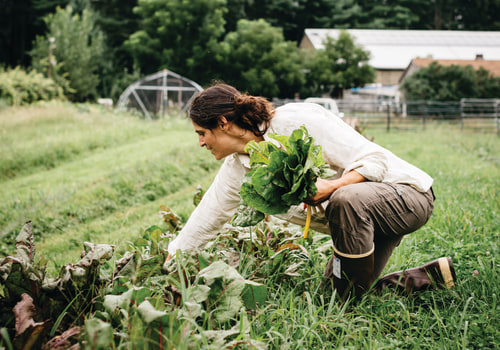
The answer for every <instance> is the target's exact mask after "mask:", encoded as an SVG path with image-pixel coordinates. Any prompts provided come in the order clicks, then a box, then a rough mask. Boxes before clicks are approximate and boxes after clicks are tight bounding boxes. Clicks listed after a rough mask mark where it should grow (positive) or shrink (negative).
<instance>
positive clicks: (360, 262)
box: [332, 253, 373, 301]
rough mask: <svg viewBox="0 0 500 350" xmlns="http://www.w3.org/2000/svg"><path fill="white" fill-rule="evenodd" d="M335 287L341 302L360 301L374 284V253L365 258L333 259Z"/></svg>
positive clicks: (336, 256) (337, 257)
mask: <svg viewBox="0 0 500 350" xmlns="http://www.w3.org/2000/svg"><path fill="white" fill-rule="evenodd" d="M332 259H333V260H332V275H333V286H334V288H335V290H336V291H337V295H338V296H339V297H340V299H341V300H343V301H345V300H346V299H347V298H348V297H350V296H351V297H354V298H356V299H359V298H360V297H361V296H362V295H363V294H364V293H366V292H368V290H369V289H370V287H371V286H372V283H373V253H372V254H370V255H368V256H366V257H363V258H346V257H343V256H338V255H335V256H334V257H332Z"/></svg>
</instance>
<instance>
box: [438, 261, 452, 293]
mask: <svg viewBox="0 0 500 350" xmlns="http://www.w3.org/2000/svg"><path fill="white" fill-rule="evenodd" d="M438 263H439V270H440V271H441V276H442V277H443V282H444V285H445V286H446V288H448V289H450V288H453V287H455V279H456V275H455V269H454V268H453V263H452V261H451V258H449V257H448V258H439V259H438Z"/></svg>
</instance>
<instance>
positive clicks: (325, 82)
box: [307, 31, 375, 97]
mask: <svg viewBox="0 0 500 350" xmlns="http://www.w3.org/2000/svg"><path fill="white" fill-rule="evenodd" d="M324 45H325V48H324V49H323V50H318V51H315V53H314V55H313V56H312V57H309V59H308V61H307V67H308V70H309V73H308V74H307V86H308V89H309V91H308V94H309V95H317V94H322V93H328V94H330V95H331V96H333V97H341V96H342V91H343V90H344V89H348V88H352V87H359V86H363V85H365V84H368V83H372V82H373V81H374V80H375V70H374V69H373V67H371V66H369V65H368V64H367V63H368V59H369V58H370V54H369V53H368V52H367V51H365V50H363V49H362V48H361V47H359V46H357V45H355V43H354V40H353V38H352V37H351V36H350V35H349V34H348V33H347V32H345V31H341V32H340V34H339V37H338V39H337V40H334V39H332V38H330V37H329V38H328V39H327V41H326V42H325V43H324Z"/></svg>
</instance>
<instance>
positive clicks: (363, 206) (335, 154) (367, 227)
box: [168, 84, 453, 298]
mask: <svg viewBox="0 0 500 350" xmlns="http://www.w3.org/2000/svg"><path fill="white" fill-rule="evenodd" d="M189 118H190V119H191V121H192V123H193V127H194V130H195V132H196V133H197V134H198V138H199V142H200V146H201V147H206V148H207V149H208V150H210V151H211V153H212V154H213V155H214V157H215V158H216V159H223V158H225V160H224V162H223V165H222V167H221V169H220V170H219V173H218V174H217V176H216V177H215V179H214V182H213V183H212V185H211V186H210V188H209V189H208V190H207V192H206V193H205V195H204V197H203V199H202V201H201V202H200V204H199V205H198V206H197V208H196V209H195V210H194V212H193V213H192V215H191V217H190V218H189V220H188V222H187V223H186V225H185V227H184V229H183V230H182V231H181V232H180V233H179V235H178V236H177V237H176V238H175V239H174V240H173V241H172V242H171V243H170V245H169V248H168V250H169V254H170V256H173V255H174V254H175V253H176V251H177V250H186V249H195V248H201V247H203V246H204V245H205V244H206V243H207V242H209V241H210V240H211V239H213V238H214V237H215V236H216V235H217V233H218V232H219V231H220V229H221V227H222V226H223V225H224V223H226V222H227V221H228V220H229V219H230V218H231V217H232V216H233V215H234V213H235V212H236V209H237V207H238V204H239V202H240V195H239V189H240V186H241V184H242V180H243V177H244V175H245V173H246V172H248V171H249V170H250V166H249V156H248V154H245V151H244V149H245V146H246V145H247V143H248V142H250V141H252V140H253V141H256V142H259V141H264V140H266V141H271V139H270V138H269V137H268V133H270V132H271V133H276V134H280V135H287V136H288V135H290V134H291V133H292V131H293V130H295V129H297V128H299V127H300V126H302V125H304V126H305V127H306V129H307V130H308V132H309V134H310V135H311V136H312V137H313V138H314V140H315V142H316V143H317V144H319V145H321V147H322V151H323V158H324V159H325V162H326V163H327V164H328V165H329V166H330V167H331V168H332V169H333V170H335V171H336V173H337V176H336V177H334V178H332V179H328V180H326V179H318V180H317V183H316V185H317V188H318V191H317V193H316V194H315V195H314V196H313V197H312V198H309V199H308V200H307V203H308V204H310V205H322V206H323V207H324V208H325V212H324V213H321V212H318V213H317V214H315V215H313V221H312V223H311V228H313V229H315V230H317V231H320V232H325V233H329V234H331V236H332V240H333V246H334V255H333V256H332V258H331V259H330V261H329V262H328V264H327V267H326V270H325V274H324V276H325V277H326V279H327V280H331V281H333V285H334V288H335V289H336V290H337V294H338V295H340V296H342V297H343V298H345V297H346V296H347V295H348V294H350V292H354V293H355V295H356V296H360V295H361V294H363V293H364V292H366V291H367V290H368V289H369V288H370V286H371V285H372V284H373V282H374V281H375V280H376V279H377V278H378V277H379V275H380V274H381V272H382V270H383V269H384V266H385V265H386V263H387V261H388V259H389V257H390V256H391V254H392V252H393V250H394V248H395V247H396V246H397V245H398V244H399V243H400V241H401V239H402V238H403V236H404V235H406V234H408V233H411V232H413V231H415V230H417V229H418V228H420V227H421V226H422V225H424V224H425V223H426V222H427V220H428V219H429V217H430V216H431V213H432V210H433V205H434V196H433V192H432V189H431V186H432V182H433V180H432V178H431V177H430V176H429V175H428V174H426V173H425V172H423V171H422V170H420V169H418V168H417V167H415V166H413V165H411V164H409V163H407V162H405V161H404V160H402V159H400V158H398V157H397V156H395V155H394V154H393V153H391V152H390V151H389V150H387V149H385V148H383V147H380V146H378V145H376V144H374V143H373V142H371V141H369V140H367V139H366V138H365V137H363V136H362V135H361V134H359V133H358V132H356V131H355V130H354V129H352V128H351V127H350V126H348V125H347V124H346V123H345V122H343V121H342V120H341V119H340V118H338V117H337V116H335V115H333V114H332V113H330V112H329V111H327V110H326V109H324V108H322V107H321V106H319V105H316V104H311V103H291V104H287V105H285V106H282V107H279V108H276V109H274V107H273V105H272V104H271V103H270V102H269V101H267V100H266V99H264V98H262V97H255V96H248V95H244V94H241V93H240V92H239V91H238V90H236V89H235V88H234V87H232V86H229V85H225V84H217V85H214V86H212V87H210V88H208V89H206V90H204V91H203V92H201V93H200V94H199V95H198V96H197V97H196V98H195V99H194V100H193V102H192V104H191V106H190V109H189ZM277 216H278V217H280V218H281V219H284V220H288V221H290V222H292V223H295V224H303V223H304V222H305V217H306V214H305V211H304V209H303V206H297V207H292V208H291V209H290V210H289V211H288V212H287V213H286V214H284V215H277ZM439 261H440V262H438V261H436V262H432V263H430V264H428V265H426V266H424V267H422V268H417V269H412V270H407V271H405V272H404V273H401V272H399V273H395V274H392V276H390V277H389V278H386V279H384V278H383V279H382V280H381V282H380V283H379V285H382V286H385V285H388V284H396V285H400V286H403V287H408V286H410V288H411V287H417V288H420V287H427V286H429V285H430V284H431V280H430V279H429V277H428V276H427V273H431V274H432V275H433V276H434V278H436V279H438V281H440V282H443V276H442V275H443V271H442V269H441V267H443V268H444V269H445V270H446V271H444V273H445V274H446V275H447V276H449V275H451V276H452V272H453V269H452V266H451V260H449V259H446V258H445V259H440V260H439ZM412 271H413V272H412ZM448 272H450V273H448ZM415 276H416V277H417V279H418V281H415ZM448 279H449V278H448ZM451 282H453V280H452V281H451Z"/></svg>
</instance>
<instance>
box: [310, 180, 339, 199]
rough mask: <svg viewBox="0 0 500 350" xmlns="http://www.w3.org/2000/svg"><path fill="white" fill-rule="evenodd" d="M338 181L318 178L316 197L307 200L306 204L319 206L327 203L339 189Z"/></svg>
mask: <svg viewBox="0 0 500 350" xmlns="http://www.w3.org/2000/svg"><path fill="white" fill-rule="evenodd" d="M336 182H337V180H325V179H321V178H318V180H316V187H317V188H318V192H316V193H315V194H314V196H312V197H310V198H307V199H306V200H305V201H304V202H305V203H306V204H308V205H319V204H320V203H323V202H324V201H326V200H327V199H328V198H330V196H331V195H332V193H333V192H335V190H336V189H337V188H338V187H337V185H338V184H337V183H336Z"/></svg>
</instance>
